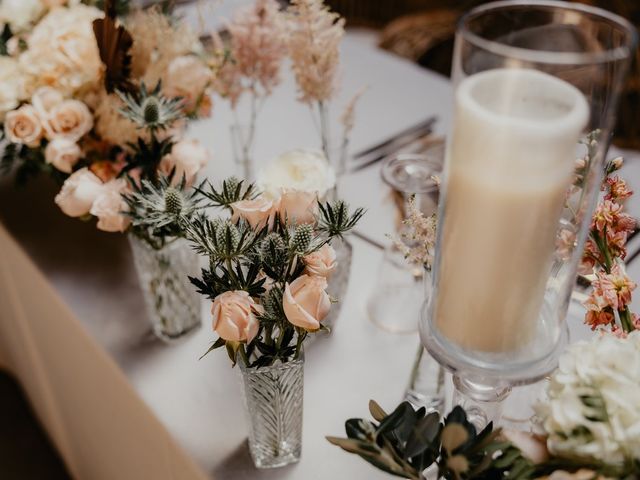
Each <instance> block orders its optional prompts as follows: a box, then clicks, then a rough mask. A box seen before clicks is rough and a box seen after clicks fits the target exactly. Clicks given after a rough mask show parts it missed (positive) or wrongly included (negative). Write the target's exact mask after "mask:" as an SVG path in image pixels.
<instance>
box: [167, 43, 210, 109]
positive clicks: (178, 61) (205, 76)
mask: <svg viewBox="0 0 640 480" xmlns="http://www.w3.org/2000/svg"><path fill="white" fill-rule="evenodd" d="M212 78H213V77H212V74H211V70H209V68H207V67H206V66H205V65H204V64H203V62H202V61H200V60H199V59H198V58H197V57H195V56H193V55H184V56H181V57H176V58H174V59H173V60H172V61H171V63H170V64H169V67H168V68H167V73H166V75H165V79H164V83H163V85H164V92H165V94H166V95H167V96H169V97H182V98H183V99H184V102H185V109H186V110H187V111H193V110H194V109H195V108H196V107H197V102H198V99H199V98H200V97H201V96H202V95H203V94H204V91H205V89H206V88H207V86H208V85H209V83H210V82H211V80H212Z"/></svg>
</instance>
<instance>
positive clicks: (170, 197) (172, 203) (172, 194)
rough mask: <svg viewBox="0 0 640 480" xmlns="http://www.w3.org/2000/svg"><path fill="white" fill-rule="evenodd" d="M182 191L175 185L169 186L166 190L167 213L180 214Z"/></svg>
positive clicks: (165, 205) (165, 203) (165, 207)
mask: <svg viewBox="0 0 640 480" xmlns="http://www.w3.org/2000/svg"><path fill="white" fill-rule="evenodd" d="M182 204H183V202H182V193H180V191H179V190H178V189H176V188H174V187H169V188H167V189H166V190H165V192H164V209H165V211H166V212H167V213H169V214H173V215H179V214H180V212H181V211H182Z"/></svg>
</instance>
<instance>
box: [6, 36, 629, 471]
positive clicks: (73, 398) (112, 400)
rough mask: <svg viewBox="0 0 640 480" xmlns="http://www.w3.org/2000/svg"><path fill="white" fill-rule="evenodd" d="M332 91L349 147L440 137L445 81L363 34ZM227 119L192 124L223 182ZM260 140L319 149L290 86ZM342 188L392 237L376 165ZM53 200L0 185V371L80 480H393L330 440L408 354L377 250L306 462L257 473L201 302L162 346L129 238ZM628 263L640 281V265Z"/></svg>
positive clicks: (344, 332) (409, 343)
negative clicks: (384, 289)
mask: <svg viewBox="0 0 640 480" xmlns="http://www.w3.org/2000/svg"><path fill="white" fill-rule="evenodd" d="M341 83H342V93H341V94H340V96H339V98H338V100H337V102H336V103H337V104H344V103H345V102H346V100H347V99H348V98H349V97H350V96H351V95H352V94H353V93H355V92H356V91H357V90H359V89H360V88H361V86H363V85H365V84H368V85H369V87H370V88H369V91H368V92H367V93H366V95H365V97H364V98H363V99H362V101H361V104H360V106H359V107H358V113H357V123H356V129H355V131H354V133H353V137H352V145H353V149H354V151H357V150H358V149H360V148H364V147H367V146H370V145H372V144H374V143H376V142H377V141H380V140H382V139H384V138H386V137H387V136H389V135H391V134H393V133H394V132H395V131H398V130H401V129H403V128H404V127H407V126H410V125H412V124H415V123H417V122H418V121H420V120H423V119H424V118H426V117H427V116H428V115H432V114H436V115H438V117H439V122H438V125H437V127H436V130H437V131H439V132H445V131H446V130H447V125H448V123H449V120H450V117H449V105H450V100H451V87H450V84H449V82H448V80H446V79H444V78H442V77H440V76H438V75H437V74H434V73H430V72H428V71H425V70H423V69H420V68H419V67H417V66H415V65H413V64H411V63H409V62H406V61H404V60H402V59H399V58H397V57H394V56H391V55H389V54H387V53H384V52H382V51H379V50H377V49H376V48H375V36H374V35H373V34H372V33H371V32H368V31H350V32H349V34H348V35H347V37H346V39H345V42H344V45H343V76H342V82H341ZM333 114H334V118H335V117H337V116H338V114H339V110H338V111H334V112H333ZM229 118H230V111H229V110H228V108H227V106H226V105H224V104H222V102H216V103H215V105H214V113H213V117H212V119H211V120H208V121H203V122H200V123H197V124H195V125H194V126H193V127H192V131H191V133H192V134H193V136H195V137H197V138H199V139H200V140H201V141H203V142H204V143H205V144H206V145H207V146H208V147H210V148H211V149H212V150H213V151H214V160H213V161H212V163H211V164H210V165H209V166H208V171H207V174H208V175H209V176H210V177H211V178H212V179H221V178H224V176H226V175H228V174H229V173H231V172H232V168H233V167H232V165H231V161H230V159H231V150H230V142H229V132H228V125H229ZM256 142H257V143H256V145H257V148H258V152H259V157H258V159H259V161H266V160H268V159H270V158H272V157H274V156H276V155H277V154H279V153H280V152H282V151H283V150H286V149H288V148H294V147H300V146H310V145H315V144H317V137H316V134H315V132H314V131H313V129H312V123H311V119H310V117H309V114H308V112H307V111H306V107H304V106H302V105H299V104H297V103H296V102H295V101H294V95H293V83H292V79H291V78H289V77H288V78H287V79H286V80H285V82H284V83H283V85H282V86H281V87H279V88H278V89H277V90H276V92H275V94H274V96H273V98H272V99H270V100H269V101H268V103H267V104H266V106H265V109H264V111H263V114H262V116H261V119H260V127H259V130H258V135H257V140H256ZM342 189H343V192H344V196H345V197H346V198H347V199H348V200H349V201H350V202H351V203H353V204H354V205H364V206H366V207H367V208H368V210H369V214H368V215H367V216H366V217H365V220H364V222H363V223H362V225H361V231H362V232H363V233H365V234H366V235H368V236H370V237H372V238H375V239H377V240H378V241H382V242H384V241H386V240H385V237H384V235H385V233H387V232H391V231H392V230H393V226H392V207H391V206H390V205H389V204H388V203H387V202H386V201H385V197H386V190H385V187H384V186H383V184H382V182H381V181H380V179H379V172H378V169H377V168H369V169H366V170H363V171H361V172H360V173H358V174H357V175H354V176H353V177H349V178H347V179H346V180H345V182H344V186H343V188H342ZM54 194H55V187H52V186H51V185H50V184H49V183H48V182H47V181H45V180H43V181H38V182H35V183H33V184H31V185H30V186H29V187H28V188H26V189H24V190H18V191H16V190H14V189H13V188H10V186H9V185H8V184H7V182H6V181H5V182H4V183H3V184H2V186H1V188H0V219H1V221H2V224H3V225H4V228H3V227H2V226H1V225H0V248H1V250H0V251H1V252H2V256H1V257H0V365H5V366H6V367H8V368H9V369H10V371H12V372H13V373H14V374H15V375H16V376H17V377H18V378H19V379H20V381H21V382H22V384H23V386H24V388H25V390H26V392H27V394H28V396H29V398H30V400H31V402H32V403H33V405H34V408H35V410H36V412H37V414H38V416H39V417H40V419H41V420H42V421H43V423H44V424H45V426H46V428H47V430H48V432H49V433H50V435H51V436H52V438H53V440H54V442H55V444H56V446H57V447H58V449H59V450H60V452H61V454H62V456H63V458H64V459H65V461H66V462H67V465H68V467H69V469H70V471H71V472H72V474H73V475H74V476H75V477H76V478H79V479H91V480H101V479H109V480H113V479H115V478H117V479H119V480H120V479H122V480H128V479H132V480H134V479H135V480H139V479H143V478H144V479H147V478H154V479H159V480H163V479H180V480H191V479H204V478H214V479H220V480H225V479H238V480H241V479H249V478H251V479H272V478H274V479H275V478H279V479H280V478H282V479H305V480H307V479H309V480H311V479H329V478H340V479H343V478H344V479H346V478H368V479H372V480H373V479H384V478H388V476H387V475H385V474H382V473H380V472H378V471H376V470H374V469H373V468H372V467H370V466H369V465H368V464H366V463H365V462H363V461H362V460H360V459H359V458H357V457H355V456H352V455H348V454H346V453H344V452H342V451H341V450H340V449H338V448H336V447H333V446H331V445H330V444H329V443H328V442H326V440H325V439H324V436H325V435H342V434H343V432H344V429H343V422H344V420H346V419H347V418H350V417H354V416H366V415H367V402H368V400H369V398H375V399H376V400H378V401H379V402H380V403H381V405H383V406H384V407H386V408H388V409H391V408H393V407H394V406H395V405H396V404H397V403H398V402H399V401H400V400H401V398H402V394H403V391H404V388H405V386H406V382H407V380H408V375H409V370H410V367H411V364H412V361H413V358H414V355H415V353H416V348H417V346H418V339H417V336H416V335H392V334H388V333H385V332H383V331H381V330H378V329H377V328H375V327H374V326H373V325H372V324H371V323H370V322H369V320H368V318H367V314H366V312H365V303H366V300H367V298H368V295H370V293H371V291H372V288H373V282H374V281H375V279H376V278H375V277H376V272H377V268H378V265H379V262H380V259H381V252H380V251H379V250H377V249H375V248H373V247H372V246H370V245H369V244H367V243H365V242H362V241H360V240H358V239H357V238H353V239H352V243H353V244H354V257H353V266H352V275H351V282H350V287H349V292H348V293H347V295H346V296H345V298H344V299H343V302H344V303H343V306H342V312H341V315H340V318H339V319H338V323H337V325H336V329H335V332H334V334H333V335H332V336H331V337H330V338H328V339H318V340H316V341H315V342H314V343H313V344H312V345H311V346H310V347H309V348H308V349H307V352H306V359H307V363H306V367H305V377H306V379H305V413H304V433H303V436H304V440H303V453H302V460H301V462H300V463H299V464H297V465H293V466H289V467H286V468H283V469H278V470H270V471H269V470H268V471H259V470H255V469H254V468H253V466H252V465H251V460H250V458H249V455H248V451H247V447H246V442H245V437H246V431H247V429H246V424H245V420H244V418H243V407H242V403H241V395H240V382H239V375H238V372H237V371H235V370H232V369H231V368H230V365H229V361H228V358H227V357H226V355H224V354H219V353H214V354H212V355H209V356H207V357H206V358H205V359H203V360H202V361H198V360H197V359H198V357H199V356H200V355H201V354H202V353H203V352H204V351H205V350H206V348H207V346H208V344H209V342H210V341H211V340H212V339H213V338H214V335H213V333H212V332H211V330H210V328H209V321H208V319H209V316H208V313H207V309H208V306H207V305H206V304H204V302H203V318H204V319H205V321H204V328H202V329H200V330H199V331H198V332H197V333H196V334H194V335H193V336H190V337H189V338H186V339H185V340H184V341H182V342H180V343H178V344H176V345H171V346H165V345H163V344H161V343H159V342H158V341H156V340H155V339H153V338H152V337H150V336H149V326H148V321H147V319H146V318H145V314H144V308H143V303H142V298H141V293H140V291H139V287H138V285H137V279H136V276H135V273H134V271H133V265H132V259H131V254H130V252H129V249H128V245H127V243H126V239H125V238H124V236H118V235H114V234H105V233H102V232H98V231H97V230H96V229H95V228H94V226H93V225H92V224H84V223H82V222H79V221H77V220H74V219H70V218H66V217H64V215H62V214H61V213H60V212H59V211H58V210H57V207H56V206H55V205H54V204H53V203H52V197H53V195H54ZM5 228H6V230H5ZM7 231H8V232H10V234H8V233H7ZM12 237H13V238H12ZM18 243H19V244H20V247H18V245H17V244H18ZM635 267H636V269H635V271H632V275H633V274H634V273H635V274H636V275H635V278H640V275H638V274H640V269H639V268H638V267H640V261H638V262H637V264H636V265H635ZM572 309H573V310H572V311H573V313H574V314H575V319H574V320H573V326H572V330H573V332H574V333H573V334H574V338H575V335H578V336H584V335H587V334H588V331H587V330H586V329H585V328H584V327H582V326H581V325H580V322H579V320H578V316H579V315H580V309H579V308H577V306H573V307H572Z"/></svg>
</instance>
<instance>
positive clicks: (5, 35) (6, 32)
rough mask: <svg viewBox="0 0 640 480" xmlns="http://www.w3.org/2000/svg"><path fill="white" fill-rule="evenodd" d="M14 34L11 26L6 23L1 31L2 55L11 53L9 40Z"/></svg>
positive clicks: (0, 49) (0, 47)
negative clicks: (8, 45)
mask: <svg viewBox="0 0 640 480" xmlns="http://www.w3.org/2000/svg"><path fill="white" fill-rule="evenodd" d="M12 36H13V33H12V32H11V27H10V26H9V24H8V23H5V25H4V28H3V29H2V33H0V55H9V51H8V49H7V42H8V41H9V39H10V38H11V37H12Z"/></svg>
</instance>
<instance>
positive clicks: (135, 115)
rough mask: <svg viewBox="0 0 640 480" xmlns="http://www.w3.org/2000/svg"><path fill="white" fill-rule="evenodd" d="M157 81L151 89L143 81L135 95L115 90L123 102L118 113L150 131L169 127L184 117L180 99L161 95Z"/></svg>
mask: <svg viewBox="0 0 640 480" xmlns="http://www.w3.org/2000/svg"><path fill="white" fill-rule="evenodd" d="M160 88H161V84H160V82H158V84H157V85H156V87H155V88H154V89H153V90H152V91H150V92H149V91H148V90H147V87H146V86H145V84H144V83H142V84H141V85H140V91H139V92H138V94H137V95H132V94H130V93H125V92H120V91H116V93H117V94H118V96H119V97H120V99H121V100H122V101H123V102H124V107H123V108H121V109H120V113H121V114H122V115H123V116H124V117H126V118H128V119H129V120H131V121H132V122H133V123H135V124H136V125H137V127H138V128H145V129H147V130H148V131H150V132H154V131H156V130H164V129H167V128H169V127H170V126H171V125H173V123H174V122H175V121H176V120H179V119H181V118H183V117H184V113H183V111H182V100H181V99H179V98H167V97H165V96H164V95H162V92H161V90H160Z"/></svg>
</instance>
